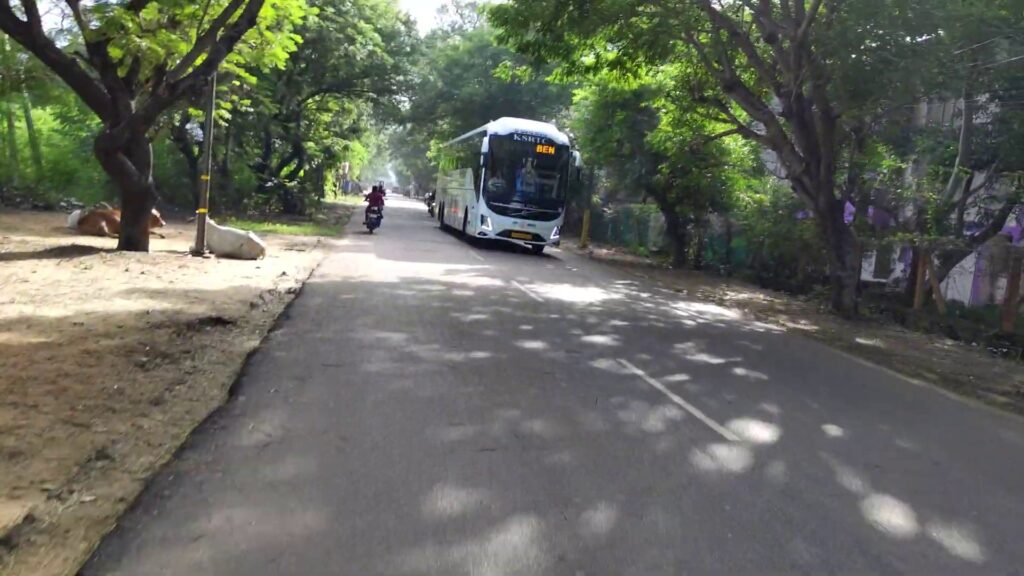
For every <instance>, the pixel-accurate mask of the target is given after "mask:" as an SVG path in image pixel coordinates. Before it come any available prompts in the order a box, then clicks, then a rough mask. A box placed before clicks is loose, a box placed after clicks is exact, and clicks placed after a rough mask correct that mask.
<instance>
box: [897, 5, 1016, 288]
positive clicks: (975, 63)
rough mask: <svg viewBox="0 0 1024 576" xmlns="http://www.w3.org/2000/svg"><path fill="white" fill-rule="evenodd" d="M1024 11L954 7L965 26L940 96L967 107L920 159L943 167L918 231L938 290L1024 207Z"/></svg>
mask: <svg viewBox="0 0 1024 576" xmlns="http://www.w3.org/2000/svg"><path fill="white" fill-rule="evenodd" d="M1020 7H1021V5H1020V2H1018V1H1015V0H993V1H992V2H986V3H985V5H984V6H979V5H977V4H975V3H973V2H966V1H964V0H949V1H948V6H947V8H946V13H947V14H948V15H949V17H950V19H951V21H954V22H956V24H957V25H956V26H952V27H950V28H949V29H947V30H946V31H945V32H946V33H945V34H944V35H943V36H942V42H941V44H939V50H940V52H941V54H942V58H941V63H942V65H941V66H940V67H939V68H938V69H936V70H935V72H934V74H933V76H934V78H935V81H934V90H933V93H934V95H935V97H936V99H941V100H946V101H954V102H955V101H959V102H958V115H957V120H958V123H957V124H954V125H952V126H943V127H939V128H926V129H925V130H924V131H923V133H922V134H921V135H920V142H919V146H918V150H916V152H917V153H918V154H920V155H922V156H924V157H926V158H928V159H929V160H931V161H932V162H934V164H935V166H934V168H935V169H934V170H933V171H932V172H931V173H930V174H929V175H928V177H926V179H925V181H924V182H923V183H922V185H923V186H924V187H925V188H926V189H928V190H933V191H934V193H933V194H930V195H929V198H930V200H931V201H930V202H929V203H928V204H927V205H926V206H925V207H926V210H924V211H923V212H926V215H927V218H926V219H925V218H921V217H919V218H918V220H917V221H915V222H914V224H915V226H914V228H913V231H915V232H918V233H919V234H920V235H923V236H926V237H928V238H930V240H927V242H929V243H931V244H933V245H934V246H933V247H934V248H936V249H937V250H936V255H937V257H938V264H939V265H938V267H937V270H936V276H937V280H938V282H942V281H943V280H944V279H945V278H946V277H947V276H948V274H949V272H950V271H951V270H952V269H953V268H954V267H955V266H956V265H957V264H958V263H960V261H962V260H963V259H964V258H965V257H967V256H968V255H969V254H970V253H971V252H973V251H975V250H977V249H978V248H979V247H980V246H981V245H983V244H985V243H986V242H988V241H989V240H991V239H992V238H993V237H994V236H995V235H996V234H999V233H1000V232H1001V231H1002V230H1003V228H1004V227H1005V226H1006V223H1007V220H1008V219H1009V218H1010V216H1011V215H1012V214H1013V213H1014V210H1015V209H1016V208H1017V206H1018V204H1020V203H1021V201H1022V200H1024V186H1022V185H1021V182H1020V177H1019V175H1020V174H1021V173H1022V172H1024V152H1022V150H1024V108H1022V107H1021V106H1020V101H1021V97H1022V96H1024V76H1022V74H1021V72H1020V71H1021V67H1020V65H1019V64H1018V65H1017V66H1015V64H1017V61H1015V60H1014V58H1015V57H1016V56H1018V55H1020V54H1021V53H1024V34H1021V32H1020V31H1021V30H1022V29H1024V11H1021V9H1020ZM969 215H970V216H973V218H971V217H970V216H969ZM969 219H970V220H973V221H969Z"/></svg>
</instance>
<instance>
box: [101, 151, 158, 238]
mask: <svg viewBox="0 0 1024 576" xmlns="http://www.w3.org/2000/svg"><path fill="white" fill-rule="evenodd" d="M105 136H106V133H105V132H104V133H101V134H100V136H98V137H97V138H96V141H95V143H94V145H93V152H94V154H95V155H96V159H97V160H99V162H100V165H101V166H102V167H103V170H104V171H105V172H106V173H107V175H108V176H110V178H111V180H113V181H114V184H115V185H116V186H117V188H118V190H119V191H120V193H121V236H120V238H119V239H118V241H117V249H118V250H125V251H128V252H148V251H149V217H150V212H151V211H152V210H153V207H154V206H155V205H156V199H157V195H156V185H155V184H154V182H153V146H152V143H151V142H150V141H149V138H148V137H146V135H145V134H144V133H137V134H135V135H133V136H132V137H131V138H129V139H128V141H127V142H126V143H125V144H124V145H123V146H121V147H113V148H111V147H109V146H107V145H106V142H105Z"/></svg>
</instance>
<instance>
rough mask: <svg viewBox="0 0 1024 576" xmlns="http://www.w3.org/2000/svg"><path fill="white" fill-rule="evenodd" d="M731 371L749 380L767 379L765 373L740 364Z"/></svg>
mask: <svg viewBox="0 0 1024 576" xmlns="http://www.w3.org/2000/svg"><path fill="white" fill-rule="evenodd" d="M732 373H733V374H735V375H737V376H741V377H743V378H747V379H749V380H768V375H767V374H764V373H762V372H758V371H756V370H751V369H749V368H743V367H742V366H736V367H735V368H733V369H732Z"/></svg>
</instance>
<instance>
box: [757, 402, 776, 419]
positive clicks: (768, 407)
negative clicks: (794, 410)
mask: <svg viewBox="0 0 1024 576" xmlns="http://www.w3.org/2000/svg"><path fill="white" fill-rule="evenodd" d="M757 409H758V410H760V411H762V412H767V413H768V414H771V415H772V416H778V415H779V414H782V408H779V405H778V404H775V403H774V402H761V403H760V404H758V405H757Z"/></svg>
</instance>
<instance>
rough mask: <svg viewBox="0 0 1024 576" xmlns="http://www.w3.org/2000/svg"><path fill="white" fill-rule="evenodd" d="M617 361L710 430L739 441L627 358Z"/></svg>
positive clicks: (729, 431)
mask: <svg viewBox="0 0 1024 576" xmlns="http://www.w3.org/2000/svg"><path fill="white" fill-rule="evenodd" d="M619 363H620V364H622V365H623V366H624V367H625V368H626V369H627V370H629V371H630V372H632V373H633V374H635V375H637V376H639V377H640V378H642V379H643V380H644V381H645V382H647V383H648V384H650V385H651V386H653V387H654V388H656V389H657V390H658V391H660V392H661V393H662V394H664V395H665V396H668V397H669V399H670V400H672V401H673V402H675V403H676V404H678V405H679V406H680V407H681V408H682V409H683V410H686V411H687V412H689V413H690V414H693V416H694V417H696V418H697V420H700V421H701V422H703V423H704V424H705V425H707V427H708V428H711V429H712V430H714V431H715V432H717V433H718V434H719V435H720V436H721V437H723V438H725V439H726V440H728V441H729V442H739V441H740V437H739V436H737V435H736V434H733V433H732V431H731V430H729V429H728V428H726V427H725V426H722V425H721V424H719V423H718V422H715V421H714V420H712V419H711V418H710V417H709V416H708V415H707V414H705V413H703V412H701V410H700V408H697V407H696V406H694V405H693V404H690V403H689V402H687V401H686V400H683V399H682V397H680V396H679V395H678V394H676V393H675V392H672V391H671V390H669V389H668V388H666V387H665V385H664V384H662V383H661V382H658V381H657V380H656V379H654V378H652V377H651V376H649V375H648V374H647V373H646V372H644V371H643V370H641V369H639V368H637V367H636V366H634V365H633V363H631V362H630V361H629V360H623V359H622V358H619Z"/></svg>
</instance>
